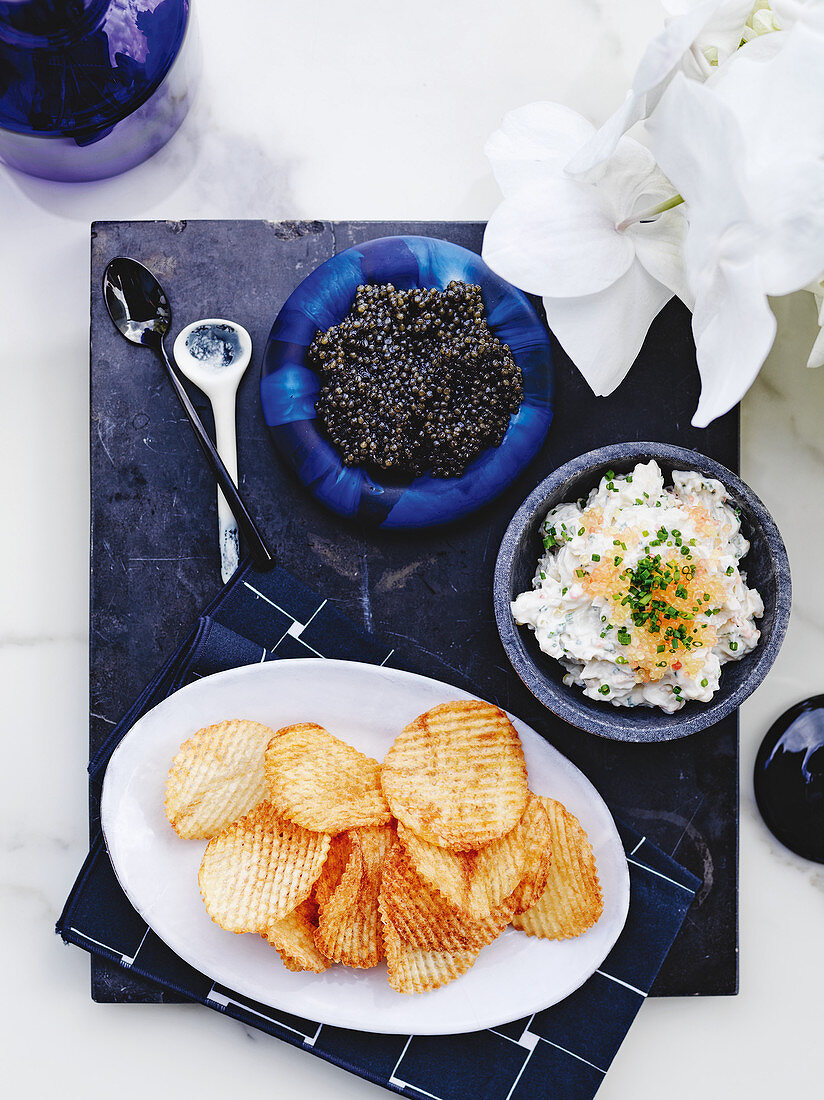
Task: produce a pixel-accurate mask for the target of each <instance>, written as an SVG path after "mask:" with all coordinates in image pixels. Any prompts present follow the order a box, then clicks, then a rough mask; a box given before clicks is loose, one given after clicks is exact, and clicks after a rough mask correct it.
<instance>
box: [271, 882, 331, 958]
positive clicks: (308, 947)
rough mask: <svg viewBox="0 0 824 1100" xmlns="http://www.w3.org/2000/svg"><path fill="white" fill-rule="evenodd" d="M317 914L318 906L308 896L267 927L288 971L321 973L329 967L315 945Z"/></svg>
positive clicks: (273, 944) (272, 943) (272, 942)
mask: <svg viewBox="0 0 824 1100" xmlns="http://www.w3.org/2000/svg"><path fill="white" fill-rule="evenodd" d="M317 917H318V907H317V905H316V904H315V903H314V902H313V901H312V900H311V899H307V900H306V901H302V902H301V903H300V905H298V907H297V908H296V909H293V910H292V912H291V913H287V914H286V916H285V917H281V918H280V920H276V921H272V923H271V924H270V925H269V926H268V927H267V929H266V932H265V936H266V939H267V940H268V941H269V943H270V944H271V945H272V947H274V948H275V950H276V951H277V953H278V954H279V955H280V958H281V962H282V963H283V965H284V966H285V967H286V969H287V970H311V971H312V972H313V973H315V974H321V973H322V972H323V971H324V970H326V969H327V968H328V966H329V960H328V959H327V958H325V957H324V956H323V955H322V954H321V952H320V951H318V949H317V947H316V946H315V930H316V928H317Z"/></svg>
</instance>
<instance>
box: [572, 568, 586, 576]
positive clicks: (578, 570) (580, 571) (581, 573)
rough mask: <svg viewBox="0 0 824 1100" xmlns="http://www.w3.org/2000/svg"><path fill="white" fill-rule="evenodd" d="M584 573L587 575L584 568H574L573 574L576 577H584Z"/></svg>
mask: <svg viewBox="0 0 824 1100" xmlns="http://www.w3.org/2000/svg"><path fill="white" fill-rule="evenodd" d="M586 575H587V574H586V570H585V569H576V570H575V576H576V577H585V576H586Z"/></svg>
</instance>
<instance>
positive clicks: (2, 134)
mask: <svg viewBox="0 0 824 1100" xmlns="http://www.w3.org/2000/svg"><path fill="white" fill-rule="evenodd" d="M190 23H191V21H190V19H189V0H129V2H128V3H126V2H124V0H0V160H2V161H4V162H5V163H6V164H8V165H10V166H11V167H13V168H18V169H20V170H21V171H24V172H29V173H30V174H32V175H36V176H43V177H45V178H47V179H55V180H67V181H77V180H88V179H100V178H103V177H105V176H110V175H114V174H116V173H117V172H122V171H125V170H126V169H127V168H131V167H133V166H134V165H135V164H137V163H139V162H140V161H141V160H145V159H146V157H148V156H150V155H151V154H152V153H154V152H155V151H156V150H157V149H159V148H160V146H161V145H163V144H164V143H165V142H166V141H167V140H168V139H169V137H171V135H172V134H173V133H174V131H175V130H176V129H177V127H178V126H179V125H180V123H181V122H182V120H183V117H184V116H185V114H186V110H187V108H188V105H189V98H190V93H191V91H192V88H193V85H194V83H195V82H196V78H197V72H198V64H197V61H198V57H197V50H196V43H193V38H194V35H193V32H192V29H191V26H190ZM184 44H185V45H186V47H187V49H186V51H185V52H184V51H183V46H184Z"/></svg>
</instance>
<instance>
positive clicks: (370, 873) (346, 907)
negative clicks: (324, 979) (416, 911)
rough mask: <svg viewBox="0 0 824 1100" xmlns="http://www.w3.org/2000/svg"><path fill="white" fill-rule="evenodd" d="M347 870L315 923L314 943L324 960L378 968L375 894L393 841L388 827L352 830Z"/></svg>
mask: <svg viewBox="0 0 824 1100" xmlns="http://www.w3.org/2000/svg"><path fill="white" fill-rule="evenodd" d="M348 835H349V837H350V840H351V846H352V853H351V855H350V857H349V860H348V862H347V864H346V870H345V871H344V873H343V877H342V878H341V880H340V883H339V884H338V886H337V888H336V890H335V891H334V893H333V894H332V897H331V899H330V901H329V902H328V903H327V904H326V905H324V907H323V909H322V910H321V913H320V917H319V920H318V929H317V932H316V933H315V943H316V945H317V947H318V948H319V949H320V950H321V951H322V952H323V954H324V955H326V956H327V958H329V959H332V961H333V962H339V963H344V964H345V965H346V966H355V967H360V968H366V967H370V966H377V965H378V963H379V962H380V961H381V959H382V958H383V954H384V951H383V934H382V931H381V918H380V914H379V913H378V895H379V893H380V886H381V871H382V868H383V863H384V859H385V858H386V854H387V852H388V851H389V848H390V847H391V845H392V843H393V841H394V839H395V830H394V829H393V828H392V827H391V826H389V825H377V826H371V827H367V828H364V829H353V830H352V832H351V833H349V834H348Z"/></svg>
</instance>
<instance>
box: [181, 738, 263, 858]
mask: <svg viewBox="0 0 824 1100" xmlns="http://www.w3.org/2000/svg"><path fill="white" fill-rule="evenodd" d="M273 736H274V731H273V730H271V729H270V728H269V727H268V726H263V725H261V724H260V722H250V721H246V720H244V719H235V720H234V721H231V722H219V723H218V724H217V725H216V726H207V727H206V728H205V729H202V730H198V732H197V733H196V734H195V735H194V736H193V737H190V738H189V740H188V741H184V742H183V744H182V745H181V746H180V750H179V751H178V754H177V756H176V757H175V758H174V760H173V761H172V767H171V769H170V771H169V776H168V779H167V780H166V802H165V804H164V808H165V810H166V816H167V817H168V819H169V821H170V822H171V824H172V827H173V828H174V830H175V832H176V833H177V834H178V836H181V837H183V838H184V839H186V840H199V839H204V840H208V839H209V838H210V837H213V836H217V834H218V833H219V832H222V830H223V829H225V828H226V826H227V825H231V824H232V822H233V821H237V819H238V818H239V817H242V816H243V815H244V814H247V813H248V812H249V811H250V810H252V809H254V807H255V806H257V804H258V803H259V802H261V801H262V800H263V798H264V797H265V794H266V783H265V780H264V775H263V754H264V752H265V751H266V746H267V745H268V744H269V741H270V740H271V739H272V737H273Z"/></svg>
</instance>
